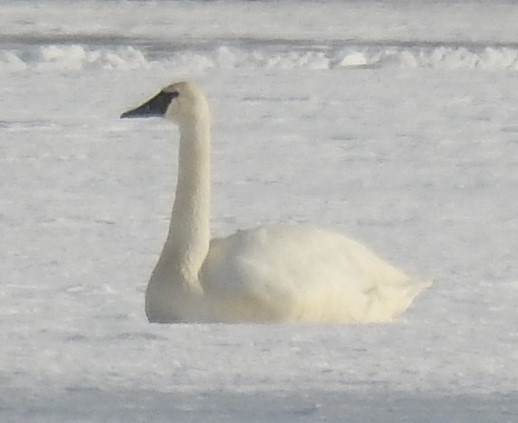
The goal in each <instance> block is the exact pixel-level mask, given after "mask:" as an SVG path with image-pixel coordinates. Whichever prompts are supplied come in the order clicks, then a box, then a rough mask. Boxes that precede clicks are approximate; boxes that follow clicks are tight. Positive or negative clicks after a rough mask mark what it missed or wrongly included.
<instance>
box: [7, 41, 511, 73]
mask: <svg viewBox="0 0 518 423" xmlns="http://www.w3.org/2000/svg"><path fill="white" fill-rule="evenodd" d="M147 56H148V54H146V53H145V52H143V51H141V50H139V49H137V48H135V47H131V46H128V47H118V48H113V47H112V48H109V47H107V48H101V49H93V48H90V47H86V46H81V45H48V46H42V47H39V49H37V50H35V51H4V52H3V53H2V54H1V55H0V70H3V71H24V70H28V69H29V70H42V71H56V70H57V71H81V70H89V69H111V70H132V69H146V68H150V67H167V68H176V69H180V70H182V71H205V70H208V69H238V68H245V69H288V70H289V69H296V68H303V69H309V70H329V69H335V68H391V67H395V68H403V69H415V68H430V69H443V70H473V69H475V70H477V69H480V70H486V71H498V70H517V69H518V50H517V49H514V48H508V47H486V48H479V49H470V48H467V47H451V46H439V47H433V48H432V47H430V48H422V47H401V46H396V47H385V46H369V47H359V48H355V47H354V46H347V47H340V48H324V47H322V48H320V49H317V48H314V47H308V48H300V47H295V46H290V45H287V46H284V47H278V46H275V47H270V46H263V47H261V48H256V49H244V48H239V47H219V48H217V49H215V50H212V51H204V50H201V49H194V48H191V49H186V50H182V51H171V52H166V53H165V54H164V53H163V52H161V54H160V56H161V57H160V58H158V59H148V58H147Z"/></svg>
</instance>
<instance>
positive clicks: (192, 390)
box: [0, 0, 518, 423]
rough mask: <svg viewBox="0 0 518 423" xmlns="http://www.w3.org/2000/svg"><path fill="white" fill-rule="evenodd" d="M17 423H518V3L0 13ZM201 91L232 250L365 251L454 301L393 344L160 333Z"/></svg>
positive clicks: (5, 302)
mask: <svg viewBox="0 0 518 423" xmlns="http://www.w3.org/2000/svg"><path fill="white" fill-rule="evenodd" d="M0 6H1V10H2V13H1V14H0V28H1V29H0V48H1V50H0V81H1V83H2V87H3V88H2V97H3V98H2V102H1V103H0V134H1V138H0V162H1V165H0V186H1V194H2V195H1V196H0V236H1V239H2V240H3V242H2V243H1V245H0V257H1V260H0V272H1V273H0V274H2V275H3V279H2V284H1V285H0V316H1V318H0V345H2V347H0V420H2V421H5V422H52V423H56V422H101V421H103V422H104V421H106V422H128V421H136V422H166V421H168V422H169V421H175V422H199V421H204V422H205V421H206V422H242V421H250V422H276V421H278V422H291V421H293V422H295V421H297V422H299V421H307V422H314V421H334V422H339V421H348V422H353V423H356V422H358V423H360V422H412V423H413V422H444V421H456V422H461V421H466V422H468V421H469V422H480V423H482V422H484V423H485V422H499V423H500V422H514V421H517V420H518V394H517V380H518V369H517V367H516V365H515V363H517V362H518V348H517V347H518V329H517V326H516V322H518V306H517V303H518V301H517V300H518V272H517V267H516V251H518V236H517V233H518V203H517V202H516V194H517V192H518V43H517V42H516V40H518V27H517V26H516V22H517V21H518V7H517V6H516V5H515V4H513V2H504V1H501V2H496V3H495V2H484V1H469V2H460V1H458V2H448V3H447V2H441V1H436V2H425V1H366V2H358V1H350V2H325V3H321V2H270V1H256V2H245V1H235V2H230V1H221V2H196V1H195V2H174V1H167V2H166V1H164V2H161V1H152V2H142V1H141V2H139V1H120V2H119V1H106V2H101V1H77V2H59V1H49V0H44V1H41V2H31V1H21V2H15V1H2V2H0ZM183 78H191V79H195V80H197V81H198V82H199V83H200V85H202V86H203V87H204V88H205V90H206V91H207V93H208V95H209V98H210V100H211V103H212V106H213V112H214V120H215V127H214V144H213V156H214V159H213V160H214V163H213V166H214V169H213V195H214V199H213V219H212V229H213V232H214V235H219V234H227V233H231V232H234V231H235V230H237V229H239V228H247V227H251V226H255V225H258V224H262V223H269V222H279V221H280V222H300V223H314V224H317V225H319V226H323V227H327V228H330V229H332V230H334V231H337V232H341V233H344V234H347V235H349V236H351V237H353V238H355V239H358V240H360V241H361V242H363V243H365V244H367V245H369V246H371V247H372V248H373V249H374V250H375V251H376V252H378V253H379V254H380V255H381V256H383V257H386V258H387V259H389V260H390V261H391V262H393V263H395V264H397V265H398V266H399V267H401V268H403V269H405V270H406V271H408V272H409V273H411V274H415V275H418V276H420V277H423V278H430V279H432V280H433V281H434V285H433V286H432V287H431V288H430V289H429V290H428V291H426V292H425V293H424V294H423V295H422V296H420V297H419V298H418V299H417V300H416V301H415V303H414V305H413V306H412V307H411V309H410V310H409V311H408V312H407V313H406V314H405V315H404V316H402V317H401V318H399V319H397V320H396V321H395V322H393V323H392V324H387V325H369V326H311V325H247V324H240V325H223V324H212V325H210V324H209V325H207V324H197V325H163V326H160V325H150V324H149V323H147V321H146V319H145V315H144V307H143V300H144V290H145V287H146V284H147V280H148V277H149V274H150V272H151V270H152V269H153V266H154V264H155V262H156V260H157V257H158V254H159V253H160V249H161V247H162V243H163V241H164V238H165V236H166V231H167V227H168V219H169V215H170V207H171V203H172V200H173V192H174V191H173V189H174V185H175V182H176V181H175V174H176V147H177V144H176V143H175V142H173V141H172V139H173V140H174V139H176V137H177V135H176V132H175V130H174V129H173V128H171V127H170V125H169V124H168V123H167V122H163V121H159V120H146V121H121V120H119V118H118V117H119V115H120V113H121V112H122V111H124V110H127V108H128V107H132V106H134V105H136V104H137V103H138V102H140V101H141V100H143V99H145V98H148V97H149V96H150V95H152V94H154V93H155V92H156V91H157V90H158V89H160V88H161V87H162V86H163V85H165V84H167V83H169V82H172V81H176V80H179V79H183Z"/></svg>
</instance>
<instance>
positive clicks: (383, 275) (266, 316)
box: [121, 82, 428, 323]
mask: <svg viewBox="0 0 518 423" xmlns="http://www.w3.org/2000/svg"><path fill="white" fill-rule="evenodd" d="M150 116H163V117H165V118H167V119H169V120H171V121H172V122H174V123H176V124H177V125H178V127H179V130H180V144H179V158H178V161H179V164H178V180H177V187H176V196H175V200H174V205H173V210H172V214H171V221H170V226H169V233H168V235H167V239H166V241H165V244H164V246H163V249H162V252H161V254H160V257H159V259H158V262H157V264H156V266H155V268H154V270H153V272H152V274H151V277H150V280H149V283H148V286H147V289H146V297H145V309H146V316H147V318H148V320H149V321H150V322H152V323H153V322H154V323H174V322H312V323H316V322H321V323H372V322H387V321H390V320H392V319H393V318H394V317H396V316H398V315H400V314H401V313H402V312H403V311H405V310H406V309H407V308H408V307H409V305H410V304H411V303H412V301H413V300H414V298H415V297H416V296H417V295H418V294H419V293H420V292H421V291H422V290H423V289H425V288H426V287H427V286H428V283H425V282H419V281H415V280H412V279H411V278H409V277H408V276H407V275H406V274H404V273H403V272H401V271H400V270H398V269H396V268H395V267H393V266H392V265H391V264H389V263H386V262H384V261H383V260H382V259H380V258H378V257H377V256H376V255H374V254H373V253H372V252H371V251H370V250H369V249H368V248H366V247H364V246H363V245H361V244H359V243H357V242H356V241H354V240H351V239H348V238H345V237H343V236H341V235H338V234H335V233H332V232H328V231H325V230H321V229H317V228H315V227H311V226H304V225H300V226H297V225H280V224H275V225H266V226H261V227H257V228H253V229H248V230H239V231H238V232H237V233H235V234H233V235H231V236H229V237H226V238H215V239H212V240H211V239H210V225H209V220H210V142H211V133H210V131H211V116H210V112H209V106H208V103H207V100H206V97H205V95H204V93H203V92H202V91H201V89H200V88H199V87H198V86H197V85H196V84H195V83H193V82H178V83H174V84H171V85H169V86H167V87H165V88H163V89H162V90H161V91H160V92H159V93H158V94H157V95H156V96H154V97H153V98H151V99H150V100H149V101H147V102H145V103H144V104H142V105H141V106H138V107H136V108H134V109H132V110H129V111H127V112H125V113H123V114H122V115H121V118H134V117H150Z"/></svg>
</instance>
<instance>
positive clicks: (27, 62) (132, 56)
mask: <svg viewBox="0 0 518 423" xmlns="http://www.w3.org/2000/svg"><path fill="white" fill-rule="evenodd" d="M149 65H150V64H149V62H148V61H147V60H146V58H145V57H144V54H143V53H142V52H141V51H139V50H137V49H135V48H133V47H124V48H116V49H113V48H112V49H109V48H106V49H90V48H88V47H84V46H80V45H69V46H66V45H49V46H43V47H40V48H39V49H38V50H36V51H25V52H24V51H21V52H20V51H5V52H3V54H2V55H0V70H8V71H23V70H28V69H30V70H46V71H56V70H58V71H82V70H87V69H99V68H101V69H117V70H127V69H140V68H148V67H149Z"/></svg>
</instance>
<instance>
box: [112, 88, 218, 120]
mask: <svg viewBox="0 0 518 423" xmlns="http://www.w3.org/2000/svg"><path fill="white" fill-rule="evenodd" d="M155 116H160V117H165V118H167V119H169V120H171V121H172V122H174V123H176V124H177V125H183V124H188V123H194V122H196V121H198V120H199V119H200V118H206V119H208V118H209V106H208V104H207V99H206V98H205V95H204V94H203V92H202V91H201V89H200V88H199V87H198V86H197V85H196V84H195V83H193V82H177V83H174V84H171V85H168V86H167V87H164V88H162V90H161V91H160V92H159V93H158V94H157V95H155V96H154V97H153V98H151V99H149V100H148V101H146V102H145V103H143V104H141V105H140V106H138V107H136V108H134V109H131V110H128V111H127V112H125V113H123V114H122V115H121V118H123V119H124V118H139V117H155Z"/></svg>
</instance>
